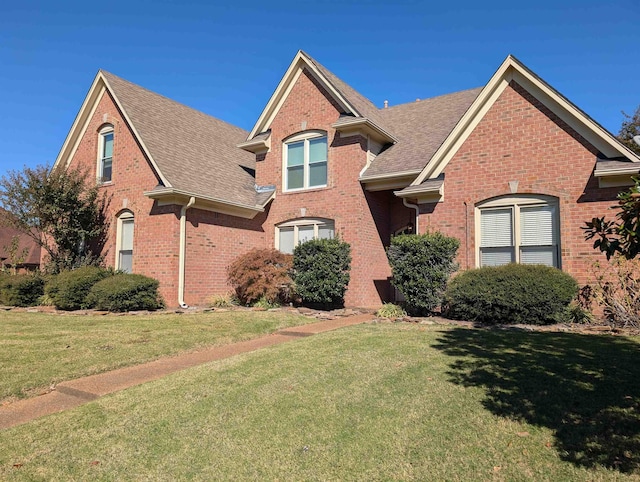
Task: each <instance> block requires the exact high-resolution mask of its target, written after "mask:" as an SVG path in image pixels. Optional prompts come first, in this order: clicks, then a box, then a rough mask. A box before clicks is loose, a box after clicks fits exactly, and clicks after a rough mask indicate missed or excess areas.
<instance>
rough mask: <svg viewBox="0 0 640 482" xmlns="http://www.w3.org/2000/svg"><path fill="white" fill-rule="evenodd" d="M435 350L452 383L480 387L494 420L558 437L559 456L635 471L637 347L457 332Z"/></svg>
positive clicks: (639, 454)
mask: <svg viewBox="0 0 640 482" xmlns="http://www.w3.org/2000/svg"><path fill="white" fill-rule="evenodd" d="M435 348H436V349H439V350H442V351H443V352H444V353H445V354H446V355H449V356H452V357H456V358H459V360H457V361H455V362H453V363H452V365H451V370H450V371H449V373H448V374H449V375H450V377H451V380H452V381H453V382H454V383H457V384H461V385H464V386H475V387H483V388H484V389H485V390H486V399H485V400H484V402H483V403H484V406H485V407H486V408H487V409H488V410H490V411H491V412H493V413H494V414H496V415H499V416H503V417H509V418H513V419H516V420H521V421H526V422H528V423H530V424H533V425H538V426H543V427H548V428H550V429H552V430H554V431H555V436H556V441H555V445H556V448H557V450H558V452H559V453H560V456H561V457H562V458H563V459H564V460H567V461H569V462H572V463H574V464H576V465H580V466H585V467H593V466H595V465H603V466H605V467H609V468H613V469H616V470H619V471H621V472H633V471H637V470H638V469H639V468H640V344H638V343H635V342H633V341H632V340H629V339H626V338H617V337H612V336H594V335H579V334H573V333H536V332H521V331H515V330H469V329H463V328H456V329H453V330H451V331H448V332H445V333H443V334H442V337H441V338H440V339H439V341H438V343H437V344H436V345H435Z"/></svg>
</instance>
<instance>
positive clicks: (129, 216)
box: [113, 211, 136, 269]
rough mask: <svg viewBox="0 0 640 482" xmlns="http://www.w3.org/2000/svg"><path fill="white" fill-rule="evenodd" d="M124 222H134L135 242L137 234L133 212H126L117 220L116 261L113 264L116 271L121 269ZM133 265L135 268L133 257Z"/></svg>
mask: <svg viewBox="0 0 640 482" xmlns="http://www.w3.org/2000/svg"><path fill="white" fill-rule="evenodd" d="M123 221H133V239H134V242H135V233H136V222H135V217H134V215H133V213H132V212H131V211H124V212H123V213H121V214H120V215H119V216H118V218H117V225H116V250H115V251H116V259H115V261H114V263H113V266H115V269H120V251H122V249H121V248H122V223H123ZM131 264H132V266H133V256H132V259H131Z"/></svg>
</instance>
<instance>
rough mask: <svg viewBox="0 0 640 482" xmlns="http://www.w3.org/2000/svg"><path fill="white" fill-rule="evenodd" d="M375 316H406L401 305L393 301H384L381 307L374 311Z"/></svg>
mask: <svg viewBox="0 0 640 482" xmlns="http://www.w3.org/2000/svg"><path fill="white" fill-rule="evenodd" d="M376 316H378V317H380V318H402V317H403V316H407V312H406V311H404V309H403V308H402V306H399V305H395V304H393V303H384V304H383V305H382V308H380V309H379V310H378V311H376Z"/></svg>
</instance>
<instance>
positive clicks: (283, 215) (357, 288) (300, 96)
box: [256, 71, 390, 306]
mask: <svg viewBox="0 0 640 482" xmlns="http://www.w3.org/2000/svg"><path fill="white" fill-rule="evenodd" d="M339 115H340V109H339V107H338V106H337V104H336V103H335V102H334V101H333V99H332V98H331V96H330V95H329V94H328V93H327V92H326V91H325V90H324V88H323V87H322V86H320V85H319V84H318V83H317V82H316V81H315V79H314V78H313V77H312V76H311V75H310V74H308V73H307V72H306V71H305V72H303V73H302V75H300V77H299V79H298V80H297V82H296V84H295V85H294V87H293V89H292V90H291V92H290V93H289V95H288V97H287V99H286V100H285V102H284V103H283V105H282V107H281V108H280V110H279V112H278V114H277V116H276V117H275V119H274V120H273V122H272V124H271V150H270V151H269V152H268V153H267V154H266V156H264V157H259V158H258V159H259V160H258V162H257V165H256V178H257V183H258V184H260V185H265V184H275V185H276V189H277V192H276V198H275V199H274V201H273V203H272V205H271V209H270V212H269V215H268V217H267V220H266V222H265V223H264V232H265V241H266V243H267V246H268V247H271V246H275V239H274V238H275V226H276V225H277V224H280V223H282V222H285V221H288V220H291V219H296V218H300V217H302V214H301V209H302V208H304V209H305V210H306V213H305V215H304V217H321V218H329V219H333V220H334V221H335V227H336V232H337V233H338V234H339V235H340V237H341V238H342V239H344V240H345V241H347V242H348V243H350V244H351V249H352V268H351V282H350V283H349V288H348V291H347V294H346V300H345V302H346V304H347V305H350V306H377V305H380V303H381V294H382V296H383V297H386V296H387V292H388V289H387V288H386V287H384V285H385V284H386V283H387V278H388V277H389V276H390V270H389V266H388V263H387V259H386V255H385V251H384V246H383V242H382V238H381V236H385V237H388V233H387V229H388V214H387V213H388V210H387V207H386V205H387V203H386V201H384V202H381V201H380V199H382V198H384V199H386V195H384V196H383V195H379V194H367V195H365V193H364V191H363V189H362V186H361V185H360V183H359V181H358V177H359V173H360V171H361V170H362V168H363V167H364V165H365V163H366V150H367V141H366V139H364V138H363V137H360V136H354V137H346V138H341V137H340V135H339V134H338V133H336V131H335V129H333V128H332V127H331V124H332V123H334V122H335V121H336V120H338V117H339ZM303 122H306V126H304V127H303ZM313 129H319V130H324V131H327V136H328V144H329V153H328V180H327V184H328V186H327V187H326V188H321V189H312V190H308V191H304V192H295V193H283V192H282V141H283V140H284V139H286V138H287V137H289V136H291V135H293V134H296V133H299V132H303V131H305V130H313ZM262 159H263V160H262ZM376 221H378V222H377V223H376ZM380 231H382V233H381V232H380ZM381 285H382V286H383V288H382V289H381V291H382V293H379V291H380V288H379V286H381Z"/></svg>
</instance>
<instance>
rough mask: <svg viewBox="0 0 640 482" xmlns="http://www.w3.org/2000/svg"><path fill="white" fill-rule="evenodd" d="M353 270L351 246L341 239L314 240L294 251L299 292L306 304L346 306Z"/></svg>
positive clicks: (295, 278)
mask: <svg viewBox="0 0 640 482" xmlns="http://www.w3.org/2000/svg"><path fill="white" fill-rule="evenodd" d="M350 269H351V246H350V245H349V243H345V242H344V241H341V240H339V239H313V240H310V241H307V242H305V243H302V244H299V245H298V246H296V247H295V249H294V250H293V280H294V282H295V286H296V294H297V295H298V296H300V298H301V299H302V302H303V303H305V304H312V305H318V306H320V307H322V308H330V307H334V306H340V305H343V304H344V293H345V291H346V290H347V285H348V284H349V270H350Z"/></svg>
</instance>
